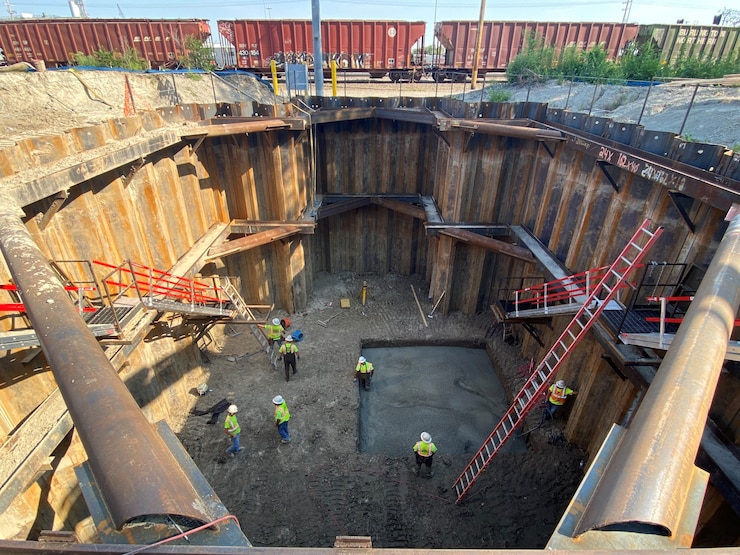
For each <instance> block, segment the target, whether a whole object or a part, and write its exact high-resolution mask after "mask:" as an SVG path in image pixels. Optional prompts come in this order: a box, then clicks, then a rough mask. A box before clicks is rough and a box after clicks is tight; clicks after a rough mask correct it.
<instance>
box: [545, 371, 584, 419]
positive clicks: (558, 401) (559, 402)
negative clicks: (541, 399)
mask: <svg viewBox="0 0 740 555" xmlns="http://www.w3.org/2000/svg"><path fill="white" fill-rule="evenodd" d="M548 391H549V392H550V395H548V396H547V406H546V407H545V412H544V414H543V415H542V418H543V420H544V419H545V418H551V419H554V418H555V412H556V411H557V410H558V408H560V407H562V406H563V405H564V404H565V400H566V399H567V398H568V395H577V394H578V392H577V391H573V390H572V389H570V388H569V387H567V386H566V385H565V380H558V381H556V382H555V383H554V384H552V385H551V386H550V389H549V390H548Z"/></svg>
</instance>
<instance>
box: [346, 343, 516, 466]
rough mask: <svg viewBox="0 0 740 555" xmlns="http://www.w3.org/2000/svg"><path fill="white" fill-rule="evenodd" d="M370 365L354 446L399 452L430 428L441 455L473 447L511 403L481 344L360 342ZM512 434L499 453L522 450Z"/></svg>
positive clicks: (373, 451)
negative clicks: (364, 344) (369, 384)
mask: <svg viewBox="0 0 740 555" xmlns="http://www.w3.org/2000/svg"><path fill="white" fill-rule="evenodd" d="M362 355H363V356H364V357H366V358H367V360H369V361H370V362H372V363H373V365H374V368H375V375H374V377H373V381H372V387H371V389H370V391H364V390H361V391H360V421H359V442H358V443H359V450H360V452H362V453H369V454H372V455H375V454H385V455H388V456H403V455H405V454H409V453H410V452H411V448H412V446H413V445H414V443H415V442H416V441H418V440H419V434H420V433H421V432H424V431H425V432H428V433H429V434H431V436H432V438H433V440H434V443H435V444H436V445H437V447H438V449H439V452H440V453H445V454H450V455H452V454H462V453H471V454H472V453H475V452H476V451H477V450H478V448H479V447H480V446H481V445H482V444H483V442H484V441H485V439H486V438H487V437H488V435H489V434H490V433H491V431H492V430H493V428H494V426H495V425H496V424H497V423H498V422H499V420H500V419H501V416H503V414H504V413H505V412H506V410H507V409H508V408H509V405H510V401H509V400H508V398H507V395H506V392H505V390H504V387H503V385H502V383H501V380H500V379H499V377H498V375H497V373H496V370H495V368H494V366H493V364H492V363H491V360H490V358H489V356H488V353H487V352H486V350H485V349H482V348H470V347H456V346H423V345H419V346H407V347H380V348H365V349H363V350H362ZM525 450H526V444H525V442H524V441H523V440H522V439H519V438H513V439H511V440H510V441H509V442H508V443H507V444H506V445H505V446H504V448H503V451H504V452H510V453H511V452H522V451H525Z"/></svg>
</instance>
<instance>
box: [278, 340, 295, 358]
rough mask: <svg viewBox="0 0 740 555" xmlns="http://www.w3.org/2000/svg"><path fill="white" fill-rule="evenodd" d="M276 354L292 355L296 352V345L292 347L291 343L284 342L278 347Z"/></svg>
mask: <svg viewBox="0 0 740 555" xmlns="http://www.w3.org/2000/svg"><path fill="white" fill-rule="evenodd" d="M278 352H279V353H280V354H281V355H283V356H285V355H289V354H294V353H297V352H298V347H297V346H296V345H293V343H288V342H285V343H283V344H282V345H280V349H278Z"/></svg>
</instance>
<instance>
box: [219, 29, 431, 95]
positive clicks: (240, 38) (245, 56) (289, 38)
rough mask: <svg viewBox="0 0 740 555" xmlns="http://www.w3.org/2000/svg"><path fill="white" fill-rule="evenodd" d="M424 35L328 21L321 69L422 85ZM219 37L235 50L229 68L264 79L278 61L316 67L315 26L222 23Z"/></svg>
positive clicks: (322, 46)
mask: <svg viewBox="0 0 740 555" xmlns="http://www.w3.org/2000/svg"><path fill="white" fill-rule="evenodd" d="M425 29H426V23H424V22H423V21H355V20H323V21H322V22H321V49H322V50H323V59H322V67H323V68H324V70H327V69H328V68H329V67H330V65H329V64H330V62H331V60H334V61H336V62H337V66H338V67H339V68H340V69H344V70H348V71H358V72H369V73H370V75H371V76H372V77H374V78H380V77H383V76H385V75H386V74H388V75H389V76H390V78H391V79H392V80H393V81H398V80H400V79H415V80H418V79H420V78H421V71H422V61H423V60H422V56H421V52H423V49H424V31H425ZM218 31H219V34H220V35H221V37H222V40H221V44H222V46H224V47H227V46H228V47H230V48H231V49H233V50H232V54H231V56H232V58H231V59H228V58H227V64H226V65H227V66H230V67H234V68H236V69H248V70H250V71H253V72H255V73H262V74H265V73H269V72H270V62H272V61H273V60H275V62H276V63H277V65H278V67H279V68H282V67H284V65H285V64H294V63H295V64H299V63H306V64H308V65H309V67H313V65H314V55H313V35H312V24H311V21H310V20H236V21H221V20H219V22H218ZM415 47H416V48H418V51H419V54H418V55H415V54H413V50H414V48H415Z"/></svg>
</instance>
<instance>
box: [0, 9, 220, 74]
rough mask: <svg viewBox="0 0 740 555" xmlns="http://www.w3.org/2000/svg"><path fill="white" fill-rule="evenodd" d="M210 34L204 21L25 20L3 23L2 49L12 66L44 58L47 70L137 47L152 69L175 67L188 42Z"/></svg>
mask: <svg viewBox="0 0 740 555" xmlns="http://www.w3.org/2000/svg"><path fill="white" fill-rule="evenodd" d="M190 35H192V36H195V37H197V38H198V39H199V40H206V39H207V38H208V37H209V36H210V35H211V29H210V26H209V24H208V21H207V20H201V19H22V20H10V21H7V20H6V21H0V48H2V50H3V53H4V55H5V57H6V58H7V62H8V63H11V64H13V63H16V62H29V63H31V62H33V61H34V60H43V61H45V62H46V65H47V66H49V67H56V66H65V65H70V64H71V63H72V62H73V60H74V54H75V53H77V52H82V53H83V54H87V55H89V54H92V53H93V52H95V51H97V50H100V49H101V48H102V49H103V50H107V51H109V52H124V51H125V50H127V49H129V48H134V49H135V50H136V52H137V53H138V55H139V56H140V57H141V58H144V59H145V60H147V61H148V62H149V63H150V64H151V66H152V67H155V68H157V67H160V66H165V65H168V64H172V63H173V62H175V61H176V60H178V59H180V58H181V57H182V55H183V54H184V50H185V38H186V37H188V36H190Z"/></svg>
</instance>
